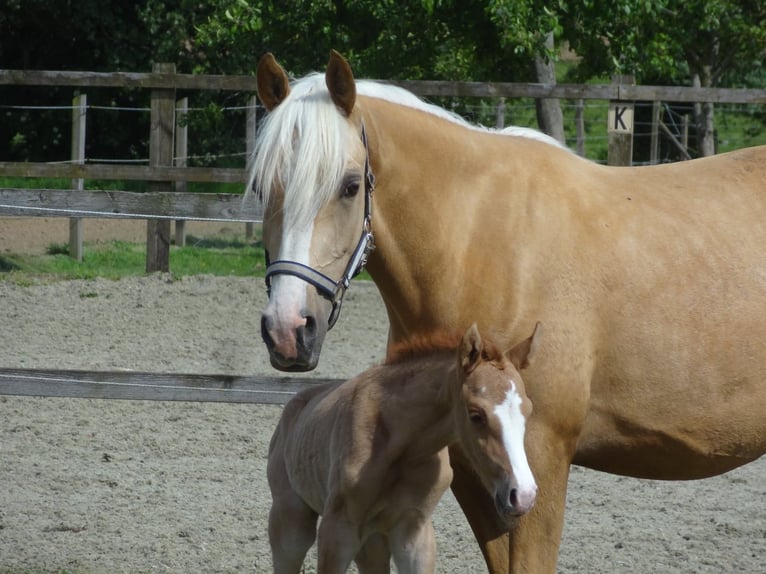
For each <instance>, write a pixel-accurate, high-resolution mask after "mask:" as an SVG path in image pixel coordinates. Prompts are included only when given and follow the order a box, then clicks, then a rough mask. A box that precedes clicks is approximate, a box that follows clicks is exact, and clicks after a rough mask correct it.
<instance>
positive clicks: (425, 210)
mask: <svg viewBox="0 0 766 574" xmlns="http://www.w3.org/2000/svg"><path fill="white" fill-rule="evenodd" d="M366 105H367V108H368V109H369V110H370V113H369V114H368V115H367V116H366V117H365V121H366V122H367V124H368V125H369V126H370V127H369V129H368V131H369V133H370V152H371V155H372V164H373V169H374V170H375V173H376V177H377V180H378V186H377V189H376V191H375V193H374V194H373V217H372V229H373V233H374V235H375V241H376V244H377V249H376V251H374V252H373V253H372V255H371V257H370V261H369V265H368V269H369V272H370V275H371V276H372V277H373V279H374V280H375V282H376V284H377V285H378V288H379V289H380V291H381V294H382V296H383V300H384V302H385V303H386V307H387V309H388V311H389V319H390V322H391V337H392V339H393V340H399V339H401V338H402V337H403V336H404V335H405V334H407V333H411V332H412V331H413V329H415V327H417V329H419V330H420V331H421V332H428V331H430V330H433V329H436V328H439V327H442V328H446V329H448V330H459V329H461V328H465V327H466V325H464V324H462V321H461V320H460V319H459V317H458V315H457V314H458V313H459V309H458V307H457V306H456V305H455V301H451V300H450V298H451V297H454V296H455V295H457V294H458V293H459V292H460V290H461V289H462V288H463V283H464V282H465V279H466V274H465V272H464V270H462V269H459V268H456V264H457V263H460V262H461V261H464V260H465V259H466V258H467V257H469V255H468V252H469V251H470V250H471V241H472V240H473V238H472V237H471V234H472V233H473V232H474V231H473V229H474V226H475V225H476V223H477V221H478V220H480V219H478V218H484V214H483V212H482V210H486V209H492V205H491V203H490V199H491V197H490V196H489V195H488V193H489V187H488V185H491V184H488V183H487V182H486V179H485V178H484V176H486V175H487V174H488V173H492V172H495V173H496V172H497V166H496V165H494V166H493V162H494V161H495V159H496V158H492V157H491V154H492V153H494V154H495V155H497V153H498V152H497V151H496V149H495V148H497V147H498V146H497V145H494V146H493V145H491V143H492V141H493V140H492V138H493V137H500V136H489V135H487V134H484V133H481V132H474V131H473V130H469V129H467V128H465V127H463V126H458V125H453V124H451V123H450V122H448V121H447V120H444V119H442V118H436V117H431V116H430V115H429V114H426V113H425V112H422V111H415V110H411V109H407V108H404V107H402V106H395V105H393V104H390V103H387V102H380V101H374V102H366ZM506 137H508V138H509V139H511V138H510V136H506ZM494 141H495V142H496V141H497V140H494ZM540 145H542V144H540ZM493 150H494V151H493ZM512 155H513V154H509V156H512ZM512 161H518V160H517V159H514V158H513V157H506V158H504V159H503V164H504V165H505V166H506V167H508V168H509V169H511V170H512V169H513V168H512V165H511V163H512ZM477 174H478V175H481V176H482V177H479V178H477ZM493 177H496V176H493ZM481 180H484V181H485V183H484V184H481V183H479V181H481ZM494 183H495V184H496V181H495V182H494ZM482 185H483V187H482ZM503 200H504V201H505V202H506V205H505V207H506V208H508V207H509V204H510V202H511V201H523V198H520V197H518V196H517V197H513V198H512V197H507V198H503ZM506 211H507V212H508V213H510V214H514V213H521V211H522V210H513V209H506ZM506 223H507V224H508V225H513V222H512V221H506ZM502 248H503V249H507V248H508V246H506V245H503V246H502ZM429 285H438V289H437V288H429ZM424 293H427V294H428V295H427V296H424Z"/></svg>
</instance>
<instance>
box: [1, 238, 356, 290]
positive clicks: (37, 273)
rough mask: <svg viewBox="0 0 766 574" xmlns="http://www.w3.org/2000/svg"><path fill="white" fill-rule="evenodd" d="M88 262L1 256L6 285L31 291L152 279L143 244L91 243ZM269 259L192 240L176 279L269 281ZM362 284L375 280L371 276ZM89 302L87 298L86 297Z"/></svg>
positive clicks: (236, 243) (258, 249) (52, 249)
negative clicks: (75, 282)
mask: <svg viewBox="0 0 766 574" xmlns="http://www.w3.org/2000/svg"><path fill="white" fill-rule="evenodd" d="M83 251H84V254H83V260H82V262H77V261H75V260H74V259H72V258H71V257H69V253H68V252H69V249H68V247H67V245H66V244H54V245H50V246H48V249H47V253H46V254H45V255H16V254H12V253H5V254H0V281H9V282H11V283H14V284H16V285H21V286H30V285H34V284H36V283H38V282H40V281H43V282H45V281H62V280H71V279H95V278H96V277H102V278H106V279H121V278H123V277H138V276H142V275H146V271H145V270H146V247H145V245H144V244H140V243H130V242H126V241H109V242H103V243H86V244H85V245H84V248H83ZM265 271H266V258H265V255H264V251H263V247H262V245H261V243H260V241H255V240H249V241H247V240H245V238H244V236H242V237H234V238H229V237H226V238H206V239H200V238H195V237H192V236H189V237H188V238H187V246H186V247H176V246H171V248H170V272H171V273H172V275H173V277H184V276H188V275H218V276H237V277H263V275H264V274H265ZM358 279H361V280H370V276H369V275H368V274H367V272H363V273H362V274H360V275H359V277H358ZM85 296H87V295H85Z"/></svg>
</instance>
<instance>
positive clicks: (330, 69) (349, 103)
mask: <svg viewBox="0 0 766 574" xmlns="http://www.w3.org/2000/svg"><path fill="white" fill-rule="evenodd" d="M325 83H326V84H327V89H328V90H330V97H331V98H332V101H333V102H334V103H335V105H336V106H338V107H339V108H340V110H341V111H342V112H343V113H344V114H345V115H346V116H349V115H351V110H353V109H354V104H355V103H356V84H355V83H354V74H353V73H352V72H351V66H349V65H348V61H347V60H346V58H344V57H343V56H341V55H340V54H339V53H338V52H336V51H335V50H332V51H331V52H330V63H329V64H327V72H326V73H325Z"/></svg>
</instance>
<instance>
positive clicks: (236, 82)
mask: <svg viewBox="0 0 766 574" xmlns="http://www.w3.org/2000/svg"><path fill="white" fill-rule="evenodd" d="M393 83H395V84H398V85H400V86H402V87H404V88H406V89H408V90H410V91H412V92H414V93H415V94H417V95H419V96H447V97H461V98H462V97H474V98H557V99H567V100H577V101H578V102H579V103H580V104H581V103H582V101H583V100H591V99H596V100H609V101H610V102H611V103H610V113H613V112H612V110H614V113H616V114H617V115H618V119H619V118H621V117H622V116H621V114H622V113H623V112H622V111H620V110H623V108H624V107H625V106H624V105H623V106H622V107H620V105H621V104H626V105H628V106H630V105H632V103H633V102H636V101H649V102H655V103H658V102H689V103H697V102H712V103H726V104H757V105H764V104H766V90H752V89H729V88H694V87H680V86H676V87H667V86H637V85H633V83H632V82H631V81H630V80H629V79H626V78H618V79H617V80H616V81H615V82H613V83H612V84H604V85H570V84H556V85H547V84H531V83H503V82H487V83H477V82H441V81H400V82H393ZM0 85H13V86H70V87H73V88H78V89H80V90H82V89H87V90H91V89H97V88H143V89H147V90H151V128H150V162H149V166H131V165H101V164H86V163H84V161H83V158H82V155H78V154H81V151H78V150H81V149H82V145H83V143H82V141H83V140H82V134H83V133H84V129H83V124H82V122H84V109H85V102H84V100H76V101H75V103H74V105H73V110H74V114H73V139H72V141H73V145H72V149H73V150H74V151H75V155H74V156H73V160H72V163H68V164H45V163H15V162H0V176H19V177H51V178H67V179H71V180H72V190H43V189H0V215H12V216H45V217H51V216H60V217H70V218H72V217H73V215H74V216H76V217H74V219H73V220H72V226H71V227H72V229H73V236H76V235H77V229H76V228H77V219H78V218H80V217H116V218H119V217H139V218H142V219H147V221H148V224H147V271H155V270H167V269H168V259H169V258H168V253H169V245H170V239H169V237H170V221H171V220H186V219H189V220H194V219H215V220H234V221H245V222H256V221H260V219H261V213H260V212H259V210H258V208H257V206H253V207H251V208H244V207H243V206H242V204H241V196H240V195H235V194H231V195H227V194H188V193H185V192H184V190H185V188H184V183H185V182H217V183H241V184H244V183H245V181H246V173H245V170H244V169H224V168H199V167H187V166H185V165H175V163H174V154H175V155H176V157H179V156H180V157H183V156H184V155H185V154H184V153H183V144H182V143H179V139H178V137H177V135H178V134H179V133H181V132H182V130H181V128H180V127H179V125H178V121H177V118H178V114H179V113H183V102H181V103H180V104H179V103H177V102H176V92H177V91H178V90H186V91H189V90H191V91H197V90H200V91H201V90H219V91H238V92H245V93H250V94H255V92H256V81H255V78H254V77H252V76H210V75H207V76H201V75H190V74H177V73H175V66H174V65H172V64H156V65H155V66H154V68H153V71H152V72H151V73H96V72H56V71H29V70H0ZM251 102H252V105H251V106H250V108H251V109H252V111H251V113H249V114H248V116H247V134H248V135H247V141H249V142H251V143H250V144H248V145H247V148H248V149H247V150H245V151H246V152H248V153H249V152H250V151H251V149H252V148H251V144H252V141H253V138H254V132H255V104H254V100H251ZM177 106H180V107H179V109H178V110H177ZM615 124H617V122H615ZM578 125H579V124H578ZM609 137H610V144H612V145H611V147H610V154H611V153H612V151H611V150H612V149H614V150H615V151H614V154H615V156H614V157H612V158H610V161H609V163H613V164H618V165H627V164H629V163H630V151H629V150H630V145H631V143H630V142H631V138H632V134H630V133H628V134H626V133H625V131H620V130H611V131H610V133H609ZM179 146H180V153H179ZM626 150H627V151H626ZM85 179H104V180H143V181H148V182H152V185H151V187H150V191H149V192H148V193H140V194H138V193H130V192H125V191H109V192H106V191H83V185H82V182H83V180H85ZM74 241H75V244H74V246H73V249H75V251H76V250H77V248H78V247H77V243H76V241H77V239H74ZM71 243H72V241H71V240H70V244H71ZM318 382H323V381H320V380H318V379H300V378H295V377H290V378H279V377H234V376H224V375H219V376H215V375H204V376H203V375H183V374H160V373H138V372H122V371H120V372H86V371H55V370H51V371H45V370H18V369H0V395H4V394H7V395H44V396H61V397H88V398H112V399H119V398H121V399H150V400H194V401H197V400H201V401H232V402H250V403H284V402H285V401H286V400H287V399H288V398H289V397H290V396H291V395H292V394H294V392H296V391H297V390H298V389H300V388H304V387H306V386H309V385H311V384H316V383H318Z"/></svg>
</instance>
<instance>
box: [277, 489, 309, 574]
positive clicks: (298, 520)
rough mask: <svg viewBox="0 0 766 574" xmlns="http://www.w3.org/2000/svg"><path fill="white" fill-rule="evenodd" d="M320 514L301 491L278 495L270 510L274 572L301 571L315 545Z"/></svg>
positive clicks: (285, 573) (288, 572) (284, 492)
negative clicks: (301, 496) (303, 498)
mask: <svg viewBox="0 0 766 574" xmlns="http://www.w3.org/2000/svg"><path fill="white" fill-rule="evenodd" d="M317 518H318V516H317V514H316V513H315V512H314V511H313V510H311V508H309V506H308V505H306V503H305V502H303V500H301V498H300V497H298V495H297V494H295V493H293V492H292V491H289V492H288V491H283V492H280V493H279V494H278V495H274V502H273V503H272V505H271V510H270V511H269V544H270V545H271V556H272V561H273V563H274V574H299V573H300V571H301V567H302V566H303V559H304V558H305V557H306V553H307V552H308V551H309V548H311V545H312V544H314V540H315V538H316V531H317Z"/></svg>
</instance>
